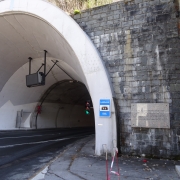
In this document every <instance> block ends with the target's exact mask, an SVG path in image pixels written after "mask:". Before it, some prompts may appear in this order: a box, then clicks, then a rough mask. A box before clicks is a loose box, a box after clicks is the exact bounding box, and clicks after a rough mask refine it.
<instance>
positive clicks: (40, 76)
mask: <svg viewBox="0 0 180 180" xmlns="http://www.w3.org/2000/svg"><path fill="white" fill-rule="evenodd" d="M46 54H47V51H46V50H44V63H43V64H42V65H41V67H40V68H39V69H38V70H37V72H36V73H33V74H31V61H32V58H31V57H29V58H28V59H29V75H26V86H27V87H36V86H44V85H45V82H46V76H47V75H48V74H49V72H50V71H51V70H52V68H53V67H54V66H55V65H56V64H57V62H58V61H57V60H56V61H55V62H54V61H52V62H53V63H54V64H53V66H52V67H51V68H50V70H49V71H48V73H47V74H46ZM43 66H44V72H39V71H40V70H41V68H42V67H43Z"/></svg>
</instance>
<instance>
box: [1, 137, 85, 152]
mask: <svg viewBox="0 0 180 180" xmlns="http://www.w3.org/2000/svg"><path fill="white" fill-rule="evenodd" d="M86 136H88V135H83V136H82V137H86ZM79 137H81V136H74V137H69V138H62V139H54V140H48V141H39V142H29V143H23V144H12V145H5V146H0V149H3V148H7V147H14V146H23V145H28V144H42V143H47V142H57V141H63V140H67V139H73V138H79Z"/></svg>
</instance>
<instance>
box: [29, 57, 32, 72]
mask: <svg viewBox="0 0 180 180" xmlns="http://www.w3.org/2000/svg"><path fill="white" fill-rule="evenodd" d="M28 59H29V75H30V74H31V60H32V58H31V57H29V58H28Z"/></svg>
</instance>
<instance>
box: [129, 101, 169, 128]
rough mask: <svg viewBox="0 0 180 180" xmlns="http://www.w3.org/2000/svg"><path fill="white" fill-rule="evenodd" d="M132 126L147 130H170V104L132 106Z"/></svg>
mask: <svg viewBox="0 0 180 180" xmlns="http://www.w3.org/2000/svg"><path fill="white" fill-rule="evenodd" d="M131 126H132V127H146V128H170V119H169V104H168V103H149V104H144V103H137V104H131Z"/></svg>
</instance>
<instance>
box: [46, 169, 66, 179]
mask: <svg viewBox="0 0 180 180" xmlns="http://www.w3.org/2000/svg"><path fill="white" fill-rule="evenodd" d="M48 169H49V168H48ZM48 173H49V174H53V175H55V176H56V177H58V178H60V179H62V180H66V179H64V178H62V177H61V176H58V175H57V174H55V173H50V172H48Z"/></svg>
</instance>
